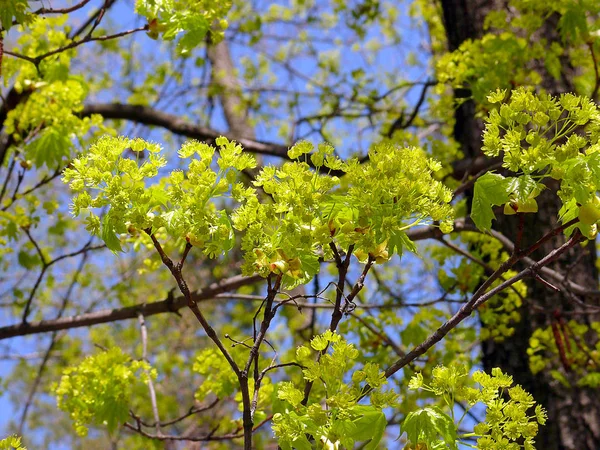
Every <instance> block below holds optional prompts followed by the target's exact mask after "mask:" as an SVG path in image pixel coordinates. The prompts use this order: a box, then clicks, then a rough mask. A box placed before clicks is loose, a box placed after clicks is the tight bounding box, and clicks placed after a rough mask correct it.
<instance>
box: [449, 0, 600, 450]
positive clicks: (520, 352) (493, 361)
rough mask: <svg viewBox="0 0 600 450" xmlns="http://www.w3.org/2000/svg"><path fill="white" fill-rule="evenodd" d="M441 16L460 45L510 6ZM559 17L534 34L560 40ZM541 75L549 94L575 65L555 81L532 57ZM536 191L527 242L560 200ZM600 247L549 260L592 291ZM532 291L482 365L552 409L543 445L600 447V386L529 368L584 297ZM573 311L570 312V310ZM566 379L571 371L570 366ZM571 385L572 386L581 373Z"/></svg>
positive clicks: (467, 114) (468, 126)
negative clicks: (531, 353) (541, 331)
mask: <svg viewBox="0 0 600 450" xmlns="http://www.w3.org/2000/svg"><path fill="white" fill-rule="evenodd" d="M441 4H442V11H443V18H444V23H445V27H446V35H447V37H448V47H449V50H451V51H452V50H456V49H457V48H458V47H459V46H460V44H461V43H462V42H463V41H464V40H466V39H470V38H478V37H481V36H482V34H483V33H484V31H483V29H482V25H483V18H484V17H485V15H486V14H487V13H488V12H489V11H491V10H493V9H495V8H506V5H505V4H504V2H501V1H493V0H483V1H482V0H441ZM557 21H558V17H557V16H551V17H549V18H548V19H547V21H546V23H545V25H544V27H543V28H542V29H541V30H540V31H539V33H538V35H537V36H536V38H538V39H541V38H543V39H546V40H548V41H549V42H552V41H554V40H558V27H557ZM532 64H533V65H534V66H535V69H536V70H538V71H539V73H541V74H542V76H543V82H542V87H543V88H544V89H545V90H547V91H548V92H550V93H552V94H560V93H563V92H570V91H573V90H574V89H573V85H572V80H573V76H574V74H575V69H574V68H573V67H572V66H571V65H570V64H569V62H568V61H567V60H564V61H563V70H562V76H561V77H560V78H559V79H558V80H556V79H554V78H552V77H551V76H550V75H549V74H548V73H547V72H546V70H545V68H544V67H543V62H541V63H538V64H536V63H535V62H533V63H532ZM455 96H457V97H464V96H465V94H464V92H456V93H455ZM474 112H475V104H474V103H473V101H467V102H465V103H463V104H462V105H461V106H460V107H459V108H458V109H457V110H456V113H455V118H456V125H455V128H454V137H455V139H456V140H457V141H458V142H459V143H460V144H461V146H462V148H463V152H464V154H465V161H462V162H461V163H460V164H459V165H460V166H461V167H462V170H461V171H462V172H463V173H464V172H466V173H471V174H474V173H476V172H477V171H478V170H480V168H478V169H473V168H471V169H470V170H469V166H471V167H473V166H474V165H475V164H476V163H477V165H480V164H481V158H482V154H481V151H480V148H481V130H482V126H481V123H479V122H478V121H477V120H476V119H475V117H474ZM549 187H550V189H548V190H547V191H546V192H545V193H544V194H543V195H541V196H540V197H539V198H538V205H539V212H538V213H537V214H526V215H525V220H526V223H525V233H524V235H523V245H527V244H528V243H533V242H534V241H535V240H536V239H537V238H539V237H540V236H542V235H543V234H544V233H546V232H547V231H549V230H551V229H552V228H554V227H555V226H556V225H557V221H558V220H557V217H558V209H559V206H560V205H559V201H558V199H557V197H556V186H549ZM517 224H518V219H517V218H516V217H515V216H499V217H498V222H497V223H496V224H495V227H496V228H497V229H498V230H499V231H500V232H502V233H503V234H505V235H506V236H508V237H512V238H514V237H515V236H516V228H517ZM563 242H564V239H563V238H562V237H559V238H557V239H556V240H554V241H550V242H548V243H547V244H546V245H544V246H542V248H541V249H540V250H539V254H538V255H535V256H537V257H538V258H539V257H540V256H541V255H542V254H547V253H548V252H549V251H550V250H552V249H553V248H556V247H557V246H559V245H560V244H562V243H563ZM595 262H596V249H595V246H594V243H593V242H590V243H589V245H587V246H585V247H576V248H573V249H571V251H570V252H569V253H568V254H567V255H566V256H564V257H563V258H562V259H561V260H559V261H557V262H556V263H555V264H554V266H553V267H552V268H553V269H554V270H557V271H560V272H562V273H563V274H566V273H567V272H568V273H569V278H570V279H571V280H573V281H576V282H577V283H579V284H581V285H583V286H586V287H587V288H589V289H590V290H595V289H597V288H598V271H597V269H596V265H595ZM527 288H528V294H527V298H526V299H525V301H524V304H523V307H522V308H521V309H520V313H521V317H522V318H521V321H520V322H519V323H517V324H515V334H514V336H512V337H510V338H508V339H506V340H505V341H504V342H494V341H491V340H490V341H486V342H483V343H482V357H483V365H484V367H485V369H486V370H490V369H491V368H493V367H500V368H502V370H503V371H505V372H507V373H509V374H511V375H512V376H513V377H514V379H515V382H516V383H519V384H521V385H522V386H523V387H524V388H525V389H526V390H527V391H529V392H531V393H532V394H533V396H534V397H535V399H536V400H537V401H538V402H539V403H541V404H542V405H543V406H544V407H545V408H546V409H547V411H548V423H547V425H546V426H545V427H542V428H541V429H540V433H539V434H538V439H537V448H539V449H543V450H598V449H600V393H599V392H598V390H592V389H584V388H578V387H571V388H567V387H565V386H563V385H562V384H561V383H559V382H557V381H556V380H555V379H553V378H552V377H551V376H550V375H549V374H548V373H546V372H542V373H539V374H537V375H533V374H532V373H531V371H530V369H529V365H528V356H527V348H528V347H529V338H530V336H531V334H532V333H533V331H534V330H535V329H537V328H540V327H544V328H545V327H548V326H550V325H551V323H552V320H554V319H553V313H554V312H555V311H560V312H566V313H567V314H568V313H569V312H576V311H581V310H582V308H581V306H580V305H579V304H577V303H574V302H573V301H572V300H570V299H569V298H568V297H567V296H566V295H565V294H563V293H560V292H558V293H557V292H555V291H553V290H551V289H550V288H548V287H547V286H545V285H544V284H542V283H540V282H539V281H538V282H536V281H535V280H531V281H528V282H527ZM583 300H584V301H585V302H586V303H588V304H594V305H598V304H600V302H599V301H598V299H597V298H595V299H594V298H586V299H583ZM569 318H570V317H569ZM573 318H576V320H578V321H582V322H584V321H592V320H600V317H599V316H598V315H596V316H595V317H592V316H590V315H589V314H588V315H586V314H581V315H574V316H573ZM565 375H566V377H567V378H570V377H572V374H570V373H565ZM571 381H572V385H573V386H575V382H576V378H573V379H572V380H571Z"/></svg>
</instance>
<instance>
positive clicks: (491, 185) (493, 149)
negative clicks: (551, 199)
mask: <svg viewBox="0 0 600 450" xmlns="http://www.w3.org/2000/svg"><path fill="white" fill-rule="evenodd" d="M505 97H506V91H502V90H497V91H496V92H494V93H492V94H490V95H489V97H488V100H489V102H490V103H491V104H496V103H499V104H500V106H499V107H498V108H496V109H493V110H492V111H490V113H489V115H488V117H487V118H486V119H485V122H486V126H485V130H484V133H483V147H482V150H483V152H484V153H485V154H486V155H488V156H491V157H495V156H502V159H503V166H504V167H505V168H507V169H508V170H510V171H512V172H515V173H516V174H517V176H515V177H504V176H502V175H499V174H494V173H490V172H488V173H486V174H485V175H484V176H482V177H480V178H479V179H478V180H477V182H476V183H475V188H474V197H473V205H472V214H471V217H472V218H473V221H474V222H475V224H476V225H477V226H478V227H479V228H480V229H489V228H490V227H491V222H492V219H494V218H495V216H494V213H493V212H492V206H494V205H504V213H505V214H515V213H517V212H523V213H531V212H537V201H536V197H537V196H538V195H539V194H540V193H541V191H542V190H544V189H545V188H546V183H547V182H548V181H551V179H554V180H558V181H559V184H560V189H559V191H558V196H559V198H560V199H561V200H562V204H563V206H562V208H561V210H560V219H561V220H562V222H563V223H564V222H568V221H569V220H571V219H574V218H576V217H579V219H580V222H579V223H578V224H577V225H576V226H577V227H578V228H579V229H580V230H581V232H582V233H583V234H584V235H585V236H587V237H588V238H593V237H594V236H595V235H596V233H597V226H596V222H597V221H598V220H600V199H598V198H597V197H596V192H597V191H598V189H600V143H599V140H600V111H598V108H597V106H596V105H595V104H594V102H592V101H591V100H590V99H588V98H586V97H580V96H575V95H573V94H563V95H561V96H560V97H552V96H550V95H547V94H539V95H538V94H534V93H533V92H531V91H530V90H527V89H524V88H519V89H516V90H514V91H512V93H511V95H510V98H509V99H508V100H506V101H504V98H505ZM545 182H546V183H545ZM572 229H573V227H571V229H569V230H567V233H570V232H571V231H572Z"/></svg>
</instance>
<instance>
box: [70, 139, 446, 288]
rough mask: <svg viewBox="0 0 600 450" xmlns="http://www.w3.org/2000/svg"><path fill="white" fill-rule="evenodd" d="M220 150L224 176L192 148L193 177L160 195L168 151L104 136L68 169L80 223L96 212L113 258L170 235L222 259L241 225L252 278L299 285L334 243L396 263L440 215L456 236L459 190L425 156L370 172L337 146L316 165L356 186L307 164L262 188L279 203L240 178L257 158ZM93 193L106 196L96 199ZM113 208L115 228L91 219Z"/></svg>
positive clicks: (179, 175) (178, 176)
mask: <svg viewBox="0 0 600 450" xmlns="http://www.w3.org/2000/svg"><path fill="white" fill-rule="evenodd" d="M216 143H217V145H218V146H219V157H218V158H217V160H216V166H217V167H218V169H217V170H214V169H213V168H212V167H213V165H214V161H213V160H214V153H215V148H214V147H212V146H209V145H207V144H204V143H200V142H197V141H190V142H188V143H186V144H184V145H183V146H182V148H181V149H180V151H179V156H180V157H181V158H189V157H191V156H193V155H196V156H197V158H196V159H193V160H192V161H191V162H190V163H189V167H188V170H187V172H183V171H181V170H174V171H172V172H171V174H170V176H169V177H167V178H165V179H162V180H161V181H160V182H159V183H158V184H155V185H150V186H148V185H147V182H146V180H148V179H152V178H154V177H156V176H157V175H158V170H159V169H160V168H161V167H163V166H164V165H165V164H166V160H165V159H164V158H162V157H161V156H160V155H159V152H160V147H159V146H158V145H156V144H152V143H149V142H146V141H143V140H141V139H126V138H114V137H109V136H107V137H104V138H102V139H100V140H99V141H98V142H96V144H94V145H93V146H92V147H91V148H90V151H89V153H87V154H84V155H82V156H81V157H80V158H78V159H76V160H75V161H74V162H73V164H72V165H71V167H70V168H67V169H66V170H65V172H64V177H63V180H64V181H65V182H67V183H69V184H70V187H71V189H72V190H73V191H74V192H75V193H76V195H75V197H74V199H73V207H72V210H73V214H74V215H75V216H79V215H81V214H85V213H87V218H86V221H87V229H88V231H90V232H91V233H92V234H96V235H98V236H100V237H101V238H102V240H104V242H105V243H106V245H107V246H108V248H110V249H111V250H113V251H120V250H121V243H120V240H119V238H118V237H117V234H124V233H136V232H139V231H142V230H143V231H149V232H156V231H158V230H160V229H162V228H164V229H165V230H166V231H167V233H168V234H169V235H170V236H172V237H174V238H176V239H181V238H185V239H186V240H187V241H188V242H190V243H191V244H192V245H194V246H197V247H199V248H201V249H202V250H203V251H204V253H205V254H206V255H208V256H209V257H215V256H217V255H220V254H223V253H224V252H228V251H230V250H231V249H232V247H233V245H234V239H233V228H235V229H236V230H238V231H241V232H243V233H244V234H243V236H242V250H243V251H244V256H245V264H244V266H243V267H242V269H243V272H244V274H246V275H251V274H253V273H258V274H260V275H262V276H264V277H266V276H267V275H268V274H269V273H278V274H279V273H280V274H283V275H284V279H283V283H284V286H285V287H287V288H291V287H294V286H297V285H299V284H302V283H306V282H308V281H309V280H310V279H311V278H312V277H313V276H314V275H315V274H316V273H317V272H318V271H319V259H320V258H322V257H323V256H325V257H330V254H331V249H330V245H331V244H335V245H338V246H340V247H341V248H343V249H349V247H350V246H354V247H355V248H356V251H355V254H356V255H357V256H358V257H359V258H361V259H362V258H365V259H366V257H367V255H371V256H372V257H373V258H375V259H376V261H377V262H385V261H387V259H388V258H389V256H390V253H392V254H393V253H399V254H401V253H402V250H403V249H405V248H408V249H409V250H413V251H414V250H415V248H414V246H413V244H412V243H411V242H410V240H409V239H408V238H407V236H406V234H405V230H406V229H408V228H410V227H412V226H415V225H418V224H420V223H424V222H427V221H428V218H429V217H431V218H432V219H433V220H435V221H439V222H441V224H440V227H441V229H442V231H445V232H449V231H451V229H452V217H453V210H452V208H451V206H449V205H448V202H449V201H450V200H451V198H452V195H451V192H450V191H449V190H448V188H446V187H445V186H444V185H443V184H442V183H441V182H439V181H437V180H435V179H433V177H432V172H433V171H435V170H437V169H438V168H439V165H438V164H437V163H436V162H435V161H433V160H431V159H429V158H427V157H426V156H425V154H424V153H423V152H422V151H421V150H419V149H402V148H396V147H394V146H392V145H389V144H385V145H380V146H375V147H374V148H373V149H372V150H371V152H370V153H369V155H370V163H368V164H359V163H358V161H356V160H352V161H351V162H350V163H343V162H342V161H341V160H340V159H338V158H336V157H334V156H333V147H331V146H329V145H326V144H321V145H320V146H319V148H318V150H317V151H316V152H314V153H313V154H312V155H311V156H310V157H311V161H312V163H313V164H314V165H315V166H317V168H319V167H325V168H328V169H332V170H342V171H346V175H345V177H344V183H342V182H341V181H340V179H339V178H338V177H336V176H328V175H321V174H319V173H318V172H316V171H314V170H312V169H311V168H310V167H309V166H308V164H307V163H305V162H299V161H294V162H288V163H285V164H284V165H283V166H282V167H281V168H280V169H276V168H274V167H265V168H263V169H262V170H261V172H260V173H259V174H258V175H257V177H256V181H255V182H254V185H255V186H257V187H260V188H261V189H262V191H263V192H265V193H266V194H269V195H270V198H271V200H266V201H265V200H261V197H260V196H259V195H257V192H256V190H255V189H253V188H248V187H245V186H244V185H243V184H242V183H240V182H236V179H237V174H238V173H239V172H241V171H243V170H245V169H248V168H253V167H254V166H255V164H256V163H255V160H254V157H252V156H250V155H249V154H247V153H243V151H242V148H241V146H240V145H239V144H236V143H234V142H230V141H229V140H227V139H226V138H224V137H220V138H218V139H217V141H216ZM312 149H313V147H312V145H310V144H309V143H307V142H301V143H298V144H296V145H295V146H294V147H292V148H291V149H290V156H291V157H293V158H299V157H300V156H301V155H305V154H307V153H309V152H311V150H312ZM144 150H147V151H148V152H149V158H148V160H146V161H144V162H143V163H142V164H141V165H140V164H138V162H137V161H136V160H133V159H130V158H128V157H125V156H124V153H126V152H127V151H131V152H132V153H134V154H139V152H142V151H144ZM136 159H139V158H136ZM376 175H377V176H376ZM374 180H377V184H375V185H373V181H374ZM89 190H94V191H96V192H97V193H98V195H96V196H94V197H92V196H91V195H90V193H89V192H88V191H89ZM220 197H228V198H230V199H232V200H234V201H236V202H238V203H241V206H240V207H239V208H237V209H236V210H234V211H233V213H232V214H231V221H230V219H229V213H228V211H227V209H225V208H221V209H220V208H219V206H218V205H217V203H216V202H215V199H218V198H220ZM104 207H109V208H108V211H107V212H106V213H105V215H104V218H103V219H100V217H99V216H98V215H97V214H95V213H94V212H93V211H91V210H92V209H99V208H104ZM407 222H408V223H407ZM232 224H233V226H232Z"/></svg>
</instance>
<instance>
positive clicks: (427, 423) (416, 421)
mask: <svg viewBox="0 0 600 450" xmlns="http://www.w3.org/2000/svg"><path fill="white" fill-rule="evenodd" d="M402 432H405V433H406V434H407V435H408V440H409V441H410V442H412V443H413V444H416V443H419V442H424V443H426V444H427V446H428V447H429V448H434V447H436V446H437V444H438V443H439V438H440V437H441V438H442V439H443V441H444V442H445V444H446V446H447V447H448V448H450V449H451V450H458V445H457V443H456V441H457V439H458V434H457V429H456V425H455V424H454V421H453V420H452V418H451V417H450V416H449V415H448V414H446V413H444V412H443V411H442V410H441V409H440V408H439V407H438V406H430V407H427V408H423V409H421V410H419V411H415V412H412V413H409V414H408V415H407V416H406V419H404V423H403V424H402Z"/></svg>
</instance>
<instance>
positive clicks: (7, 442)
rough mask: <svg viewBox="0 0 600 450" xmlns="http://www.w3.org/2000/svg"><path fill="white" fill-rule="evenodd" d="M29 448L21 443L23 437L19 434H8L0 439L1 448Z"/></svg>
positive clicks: (6, 449)
mask: <svg viewBox="0 0 600 450" xmlns="http://www.w3.org/2000/svg"><path fill="white" fill-rule="evenodd" d="M13 449H14V450H27V448H26V447H23V446H22V445H21V438H20V437H19V436H17V435H14V436H8V437H6V438H4V439H2V440H1V441H0V450H13Z"/></svg>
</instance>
